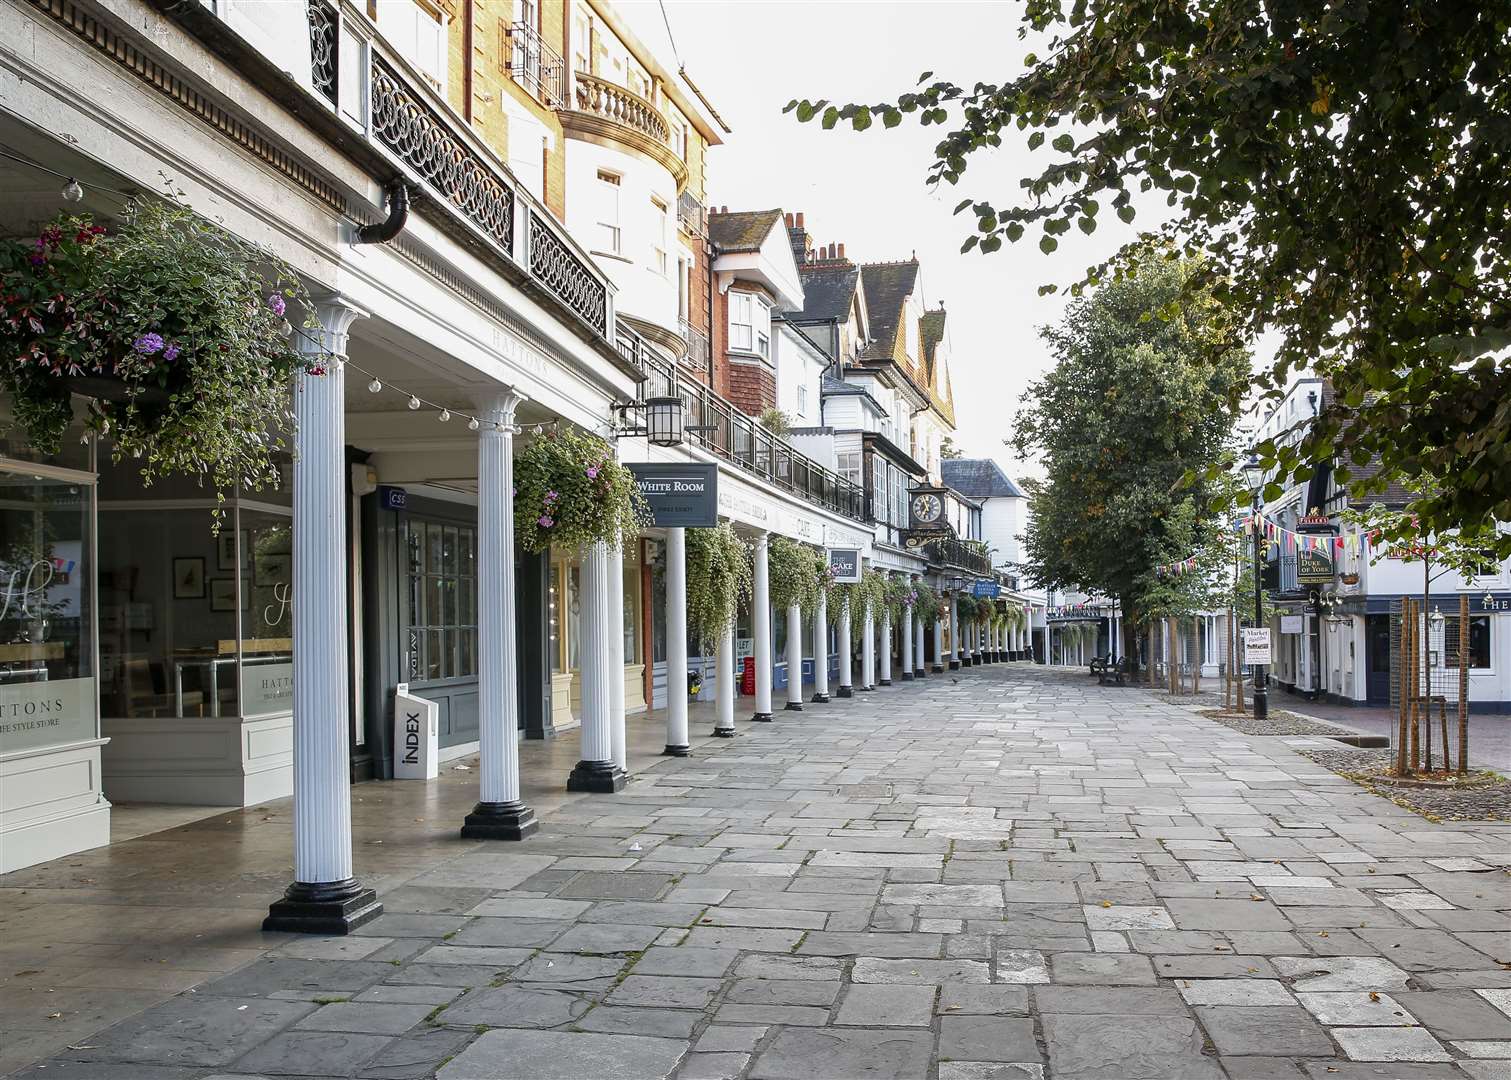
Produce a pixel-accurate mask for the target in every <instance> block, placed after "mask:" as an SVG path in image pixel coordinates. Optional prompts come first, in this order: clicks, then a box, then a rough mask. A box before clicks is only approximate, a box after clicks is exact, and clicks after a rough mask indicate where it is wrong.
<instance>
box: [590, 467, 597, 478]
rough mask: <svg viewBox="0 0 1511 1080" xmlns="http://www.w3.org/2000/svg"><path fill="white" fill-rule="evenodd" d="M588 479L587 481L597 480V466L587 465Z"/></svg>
mask: <svg viewBox="0 0 1511 1080" xmlns="http://www.w3.org/2000/svg"><path fill="white" fill-rule="evenodd" d="M588 479H589V480H597V479H598V466H597V465H589V466H588Z"/></svg>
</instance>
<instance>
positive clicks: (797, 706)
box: [787, 701, 803, 712]
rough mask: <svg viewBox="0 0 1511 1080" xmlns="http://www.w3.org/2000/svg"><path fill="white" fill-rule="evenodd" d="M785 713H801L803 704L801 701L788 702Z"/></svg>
mask: <svg viewBox="0 0 1511 1080" xmlns="http://www.w3.org/2000/svg"><path fill="white" fill-rule="evenodd" d="M787 711H788V712H802V711H803V703H802V702H801V701H789V702H788V703H787Z"/></svg>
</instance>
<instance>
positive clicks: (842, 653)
mask: <svg viewBox="0 0 1511 1080" xmlns="http://www.w3.org/2000/svg"><path fill="white" fill-rule="evenodd" d="M838 637H839V642H838V645H839V684H840V686H842V687H849V686H851V685H853V682H854V679H855V671H854V667H853V660H852V657H853V654H854V651H855V650H854V642H853V641H851V639H850V598H849V597H848V596H847V597H845V599H844V601H843V602H842V603H841V604H840V607H839V634H838Z"/></svg>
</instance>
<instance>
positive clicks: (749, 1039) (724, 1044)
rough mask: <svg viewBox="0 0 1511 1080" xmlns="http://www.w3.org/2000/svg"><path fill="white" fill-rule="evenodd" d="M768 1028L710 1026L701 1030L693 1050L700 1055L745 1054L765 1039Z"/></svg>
mask: <svg viewBox="0 0 1511 1080" xmlns="http://www.w3.org/2000/svg"><path fill="white" fill-rule="evenodd" d="M768 1030H769V1029H768V1028H764V1027H734V1026H727V1025H724V1024H710V1025H709V1026H708V1027H706V1028H704V1029H703V1034H702V1035H700V1036H698V1041H697V1043H695V1044H694V1046H693V1049H694V1050H696V1051H698V1052H699V1053H700V1054H707V1053H721V1052H730V1051H735V1052H741V1053H743V1052H745V1051H749V1050H754V1049H755V1047H756V1044H757V1043H758V1042H760V1041H761V1039H762V1038H764V1037H765V1035H766V1032H767V1031H768Z"/></svg>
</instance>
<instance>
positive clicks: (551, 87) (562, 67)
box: [508, 22, 567, 109]
mask: <svg viewBox="0 0 1511 1080" xmlns="http://www.w3.org/2000/svg"><path fill="white" fill-rule="evenodd" d="M508 45H509V60H508V64H509V75H510V77H511V78H513V79H514V81H515V82H517V83H519V85H520V86H523V87H524V88H525V90H526V91H527V92H528V93H529V94H530V96H531V97H533V98H535V99H536V100H537V101H539V102H540V103H541V104H543V105H545V106H547V107H548V108H552V109H559V108H561V107H562V105H563V104H565V102H566V77H567V64H566V61H565V60H563V59H562V58H561V54H560V53H558V52H557V51H556V50H555V49H553V48H551V46H549V45H547V44H546V43H545V41H544V40H543V39H542V38H541V36H540V31H539V30H537V29H535V27H533V26H531V25H530V24H529V23H522V22H517V23H513V24H512V25H510V27H509V32H508Z"/></svg>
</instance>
